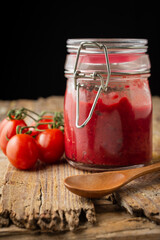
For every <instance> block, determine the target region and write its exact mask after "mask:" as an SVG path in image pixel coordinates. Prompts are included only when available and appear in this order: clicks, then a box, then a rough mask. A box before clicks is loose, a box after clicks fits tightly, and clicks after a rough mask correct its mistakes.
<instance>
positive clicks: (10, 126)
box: [0, 120, 27, 154]
mask: <svg viewBox="0 0 160 240" xmlns="http://www.w3.org/2000/svg"><path fill="white" fill-rule="evenodd" d="M18 125H20V126H22V127H25V126H27V125H26V123H25V122H24V120H8V123H6V124H5V125H4V127H3V129H2V132H1V135H0V148H1V149H2V151H3V153H4V154H6V147H7V144H8V140H7V138H8V139H11V137H13V136H14V135H15V134H16V127H17V126H18Z"/></svg>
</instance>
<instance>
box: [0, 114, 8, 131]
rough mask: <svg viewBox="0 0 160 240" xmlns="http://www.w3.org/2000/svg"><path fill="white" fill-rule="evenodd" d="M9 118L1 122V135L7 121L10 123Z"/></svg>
mask: <svg viewBox="0 0 160 240" xmlns="http://www.w3.org/2000/svg"><path fill="white" fill-rule="evenodd" d="M8 121H9V119H7V118H4V119H3V120H2V121H1V122H0V135H1V132H2V130H3V128H4V126H5V125H6V123H8Z"/></svg>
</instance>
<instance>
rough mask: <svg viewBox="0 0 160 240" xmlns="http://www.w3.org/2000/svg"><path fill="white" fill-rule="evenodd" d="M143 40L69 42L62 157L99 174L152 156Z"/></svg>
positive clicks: (134, 164) (140, 164) (78, 166)
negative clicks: (64, 155)
mask: <svg viewBox="0 0 160 240" xmlns="http://www.w3.org/2000/svg"><path fill="white" fill-rule="evenodd" d="M147 43H148V42H147V40H146V39H69V40H67V51H68V53H67V56H66V61H65V77H66V78H67V87H66V92H65V104H64V121H65V154H66V158H67V160H68V162H69V163H70V164H71V165H72V166H74V167H77V168H81V169H86V170H92V171H94V170H95V171H104V170H110V169H119V168H130V167H133V166H134V167H135V166H143V165H145V164H147V163H148V162H149V161H150V160H151V157H152V100H151V93H150V88H149V83H148V77H149V76H150V60H149V56H148V54H147V48H148V47H147Z"/></svg>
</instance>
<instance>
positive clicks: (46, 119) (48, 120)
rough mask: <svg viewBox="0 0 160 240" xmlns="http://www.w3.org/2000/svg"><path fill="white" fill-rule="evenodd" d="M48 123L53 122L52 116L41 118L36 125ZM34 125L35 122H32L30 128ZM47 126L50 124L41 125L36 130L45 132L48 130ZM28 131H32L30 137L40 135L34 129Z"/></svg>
mask: <svg viewBox="0 0 160 240" xmlns="http://www.w3.org/2000/svg"><path fill="white" fill-rule="evenodd" d="M48 122H51V123H52V122H53V116H51V115H46V116H43V117H42V119H41V120H39V121H38V123H48ZM36 124H37V122H33V123H32V124H31V126H36ZM49 125H50V124H42V125H39V126H38V127H37V128H38V129H40V130H45V129H48V128H49ZM30 130H31V131H32V133H31V136H37V135H38V134H39V133H40V131H37V130H36V129H34V128H30Z"/></svg>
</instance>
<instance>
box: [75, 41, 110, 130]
mask: <svg viewBox="0 0 160 240" xmlns="http://www.w3.org/2000/svg"><path fill="white" fill-rule="evenodd" d="M86 47H89V48H97V47H98V48H100V49H103V50H104V54H105V60H106V68H107V69H106V70H107V79H106V83H105V82H104V78H103V76H102V73H101V72H96V71H95V72H93V73H92V74H90V75H89V76H88V75H87V77H89V78H91V79H93V80H95V79H100V81H101V85H100V87H99V89H98V92H97V94H96V97H95V99H94V102H93V104H92V107H91V110H90V112H89V115H88V117H87V119H86V120H85V121H84V122H83V123H82V124H81V125H79V89H80V87H81V85H80V83H77V79H78V78H85V77H86V74H85V73H82V72H81V71H79V70H77V65H78V60H79V56H80V51H81V49H85V48H86ZM110 75H111V70H110V64H109V58H108V51H107V47H106V46H105V45H104V44H100V43H97V42H82V43H81V44H80V46H79V48H78V51H77V56H76V61H75V66H74V85H75V90H76V91H77V95H76V127H77V128H82V127H84V126H85V125H86V124H87V123H88V122H89V120H90V119H91V117H92V114H93V111H94V109H95V107H96V104H97V101H98V98H99V95H100V93H101V91H102V90H103V91H107V87H108V83H109V79H110Z"/></svg>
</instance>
